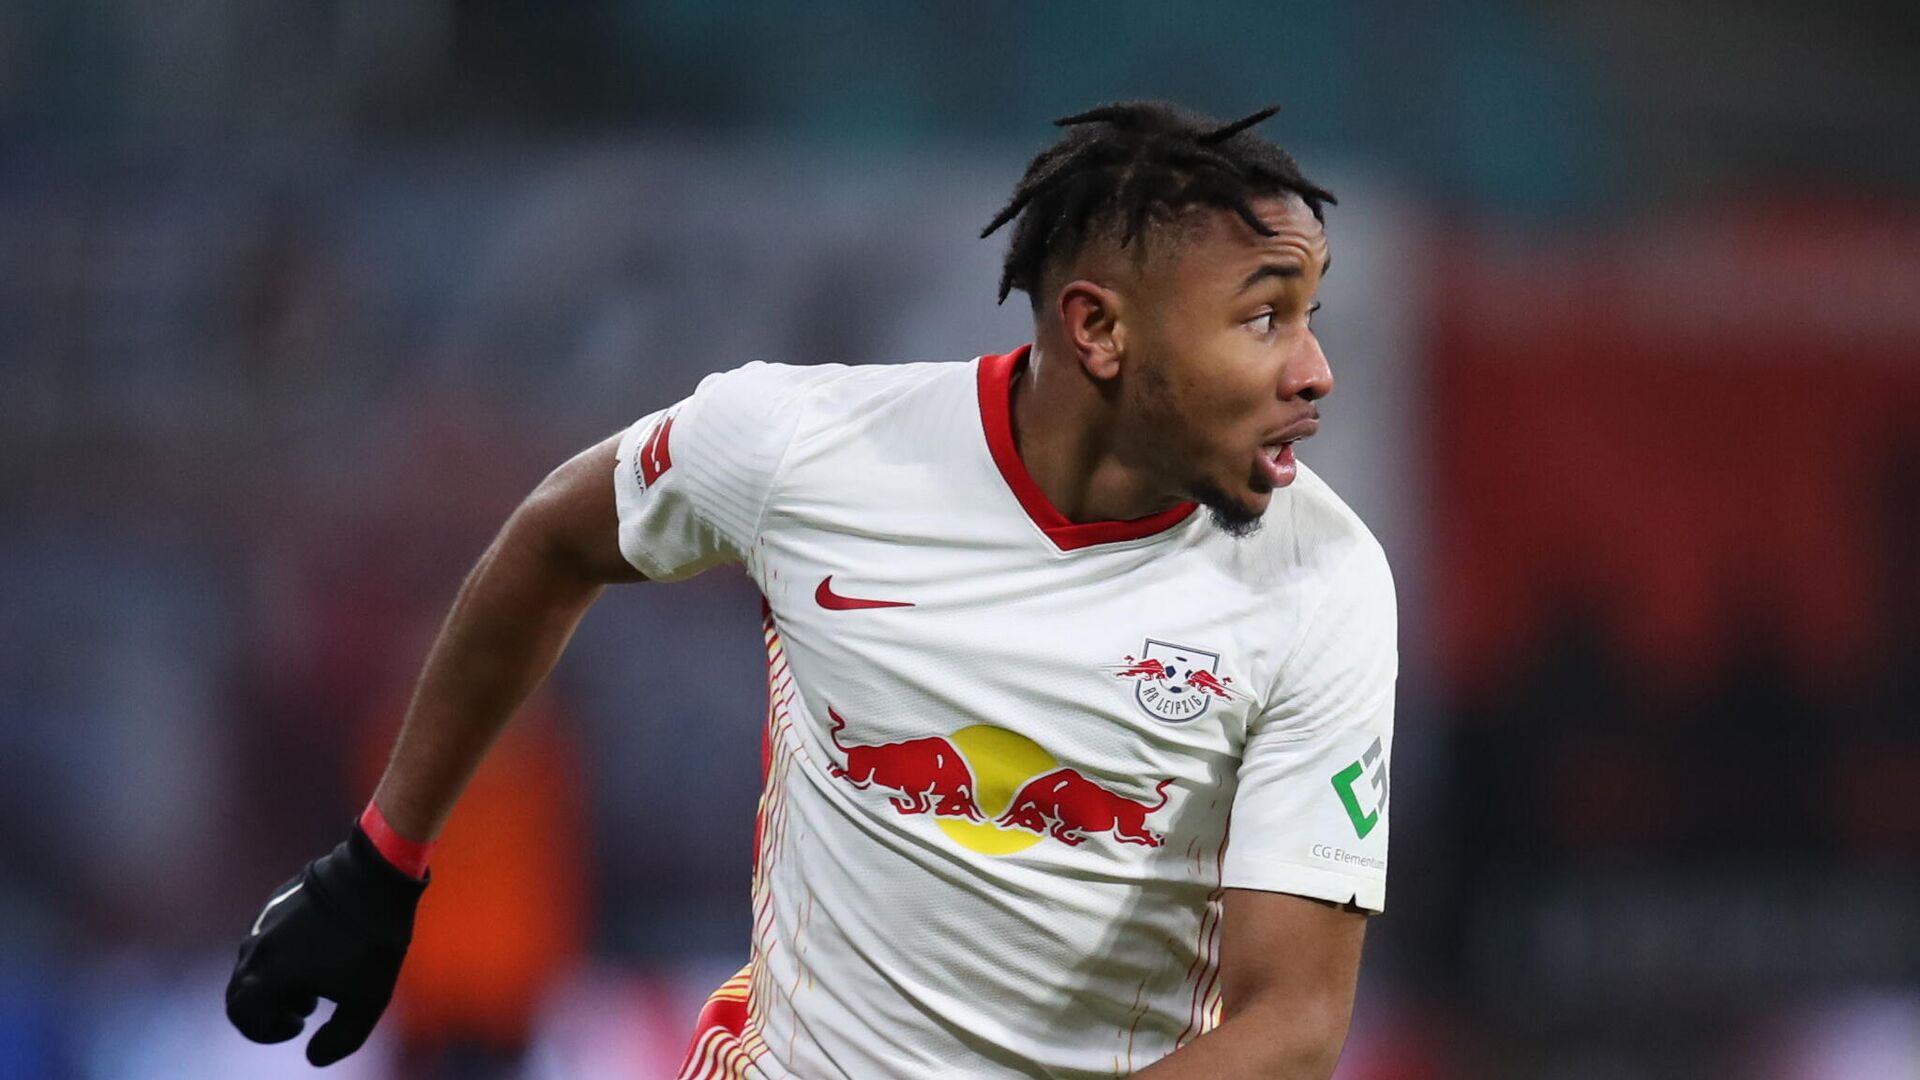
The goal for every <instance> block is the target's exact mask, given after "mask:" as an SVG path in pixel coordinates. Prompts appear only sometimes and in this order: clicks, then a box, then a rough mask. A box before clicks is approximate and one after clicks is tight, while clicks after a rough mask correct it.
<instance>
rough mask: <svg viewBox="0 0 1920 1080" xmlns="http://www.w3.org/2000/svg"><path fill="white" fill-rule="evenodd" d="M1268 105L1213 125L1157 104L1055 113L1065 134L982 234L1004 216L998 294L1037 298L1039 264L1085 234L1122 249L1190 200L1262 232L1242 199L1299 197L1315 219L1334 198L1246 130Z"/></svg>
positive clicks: (1057, 258)
mask: <svg viewBox="0 0 1920 1080" xmlns="http://www.w3.org/2000/svg"><path fill="white" fill-rule="evenodd" d="M1279 111H1280V109H1279V106H1269V107H1267V108H1264V109H1261V110H1260V111H1259V112H1256V113H1254V114H1253V115H1251V116H1247V117H1243V118H1241V119H1239V120H1235V121H1233V122H1232V123H1226V124H1223V123H1220V122H1219V121H1216V120H1213V119H1210V118H1208V117H1204V116H1200V115H1198V114H1196V113H1192V112H1189V111H1187V110H1185V109H1182V108H1180V107H1179V106H1176V105H1171V104H1168V103H1167V102H1163V101H1123V102H1118V103H1115V104H1111V105H1101V106H1098V107H1096V108H1092V109H1088V110H1087V111H1086V112H1082V113H1075V114H1074V115H1072V116H1063V117H1061V118H1060V119H1058V120H1055V121H1054V124H1055V125H1057V126H1059V127H1063V128H1065V129H1067V130H1066V134H1064V135H1062V136H1061V137H1060V141H1058V142H1056V143H1054V144H1053V145H1052V146H1049V147H1047V148H1046V149H1045V150H1042V151H1041V152H1040V153H1039V154H1037V155H1035V156H1034V159H1033V160H1032V161H1030V162H1028V163H1027V171H1026V174H1025V175H1023V176H1022V177H1021V178H1020V183H1019V185H1018V186H1016V187H1015V188H1014V189H1013V195H1012V196H1011V197H1010V198H1008V199H1007V204H1006V205H1005V206H1003V207H1001V208H1000V212H999V213H998V214H995V215H994V217H993V220H992V221H990V222H988V223H987V227H986V228H984V229H982V230H980V235H981V237H983V238H984V237H987V236H990V235H992V233H993V232H994V230H996V229H998V228H1000V226H1002V225H1005V224H1006V223H1007V222H1009V221H1013V220H1014V219H1015V218H1016V217H1017V218H1019V221H1018V222H1017V223H1016V224H1015V225H1014V227H1013V240H1012V242H1011V243H1010V244H1008V245H1007V258H1006V262H1005V263H1004V264H1003V265H1002V267H1001V271H1000V300H1001V302H1002V303H1004V302H1006V299H1007V294H1008V293H1009V292H1011V291H1012V290H1014V289H1019V290H1020V291H1021V292H1024V293H1026V294H1027V296H1028V297H1029V298H1031V299H1032V300H1033V302H1034V304H1035V305H1036V306H1037V305H1038V304H1039V303H1040V296H1039V291H1040V279H1041V276H1042V275H1043V274H1044V273H1045V272H1046V269H1047V267H1048V265H1050V264H1052V263H1055V262H1063V261H1066V260H1069V259H1071V258H1073V256H1075V255H1077V254H1079V252H1080V249H1081V247H1082V246H1083V245H1084V244H1085V243H1086V241H1087V239H1088V237H1090V236H1094V235H1099V234H1103V233H1106V232H1109V231H1112V230H1116V229H1117V230H1118V232H1119V241H1120V246H1121V247H1123V248H1124V247H1126V246H1127V245H1128V244H1129V243H1130V242H1132V241H1133V239H1134V238H1135V237H1139V236H1142V235H1143V230H1144V229H1146V228H1147V227H1148V225H1149V223H1164V222H1167V221H1169V220H1171V219H1173V218H1174V217H1176V216H1177V215H1178V213H1179V211H1181V210H1182V209H1184V208H1186V207H1189V206H1196V205H1199V206H1214V207H1219V208H1220V209H1223V210H1231V211H1233V212H1234V213H1235V214H1237V215H1239V217H1240V220H1241V221H1244V222H1246V224H1247V226H1248V227H1249V228H1251V229H1252V230H1253V231H1255V232H1257V233H1259V234H1260V235H1262V236H1272V235H1274V230H1273V229H1271V228H1269V227H1268V226H1267V225H1266V223H1265V222H1263V221H1261V220H1260V219H1259V217H1258V216H1256V215H1255V214H1254V212H1253V208H1252V207H1251V206H1250V205H1249V203H1250V202H1251V201H1252V200H1254V199H1257V198H1260V197H1263V196H1272V195H1283V194H1292V195H1297V196H1299V197H1300V200H1301V201H1302V202H1304V203H1306V204H1307V209H1308V210H1311V211H1312V212H1313V216H1314V218H1315V219H1316V220H1320V221H1324V220H1326V219H1325V218H1324V217H1323V216H1322V211H1323V209H1324V207H1326V206H1329V205H1332V204H1333V203H1335V202H1337V201H1338V200H1336V199H1335V198H1334V197H1333V193H1332V192H1330V191H1328V190H1327V189H1325V188H1323V187H1321V186H1319V185H1318V184H1315V183H1313V182H1312V181H1310V180H1308V179H1307V178H1306V177H1304V176H1302V175H1301V174H1300V166H1299V165H1298V164H1296V163H1295V162H1294V160H1293V157H1292V155H1290V154H1288V153H1287V152H1286V151H1285V150H1282V149H1280V147H1278V146H1276V145H1274V144H1273V143H1271V142H1268V141H1267V140H1266V139H1263V138H1261V137H1260V136H1258V135H1255V134H1253V132H1252V131H1250V130H1248V129H1250V128H1252V127H1253V126H1254V125H1255V124H1258V123H1260V122H1261V121H1262V120H1265V119H1266V118H1268V117H1270V116H1272V115H1273V114H1274V113H1277V112H1279Z"/></svg>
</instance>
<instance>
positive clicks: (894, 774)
mask: <svg viewBox="0 0 1920 1080" xmlns="http://www.w3.org/2000/svg"><path fill="white" fill-rule="evenodd" d="M827 716H828V717H829V718H831V719H832V721H833V724H832V726H831V727H830V728H829V729H828V732H827V734H828V737H829V738H830V739H831V740H832V741H833V745H834V746H835V747H836V748H838V749H839V750H840V752H841V753H843V754H845V755H846V759H847V762H846V765H844V766H841V765H831V764H830V765H829V766H828V769H827V773H828V775H830V776H832V777H833V778H834V779H836V780H845V781H847V783H848V784H849V785H851V786H852V787H854V788H857V789H859V790H862V791H865V790H868V789H870V788H876V787H877V788H881V789H883V790H885V791H887V792H888V793H889V794H888V801H889V802H891V803H892V805H893V808H894V809H895V810H897V811H899V812H900V813H902V814H909V815H915V814H926V815H930V816H932V817H933V819H934V821H935V822H936V823H937V824H938V825H939V826H940V831H941V832H943V833H945V834H946V835H947V837H948V838H949V839H951V840H953V841H954V842H955V843H957V844H959V845H960V846H961V847H964V848H967V849H968V850H970V851H976V852H979V853H981V854H985V855H1010V854H1012V853H1014V852H1016V851H1023V850H1025V849H1027V848H1029V847H1032V846H1033V845H1034V844H1037V843H1041V842H1043V841H1044V840H1047V839H1053V840H1058V841H1060V842H1061V843H1063V844H1066V845H1067V846H1068V847H1079V846H1080V845H1081V844H1084V843H1085V842H1086V841H1087V838H1088V837H1094V836H1108V837H1112V838H1113V839H1114V840H1116V841H1118V842H1119V843H1122V844H1133V845H1137V846H1139V847H1149V848H1157V847H1160V846H1162V845H1163V844H1164V843H1165V842H1166V838H1165V837H1164V836H1163V835H1162V834H1161V833H1159V832H1157V831H1155V830H1153V829H1150V828H1148V827H1147V818H1148V817H1149V816H1150V815H1152V814H1154V813H1155V812H1157V811H1159V810H1160V809H1161V808H1163V807H1165V806H1166V805H1167V788H1168V787H1169V786H1170V785H1171V784H1172V783H1173V780H1172V779H1171V778H1169V779H1166V780H1162V781H1160V783H1159V784H1158V785H1156V786H1155V787H1154V792H1155V793H1156V794H1157V795H1158V796H1159V799H1158V801H1156V802H1143V801H1139V800H1136V799H1133V798H1130V797H1129V796H1127V795H1125V794H1122V793H1121V792H1118V791H1115V790H1113V789H1112V788H1109V787H1107V786H1106V785H1104V784H1102V783H1100V782H1099V781H1097V780H1093V779H1091V778H1089V777H1088V776H1087V775H1086V774H1085V773H1083V772H1081V771H1080V770H1078V769H1074V768H1069V767H1067V766H1064V765H1062V764H1060V762H1059V761H1057V760H1055V758H1054V757H1053V755H1052V754H1049V753H1047V752H1046V750H1045V749H1043V748H1042V747H1041V746H1040V745H1039V744H1038V743H1036V742H1034V741H1033V740H1032V739H1029V738H1027V737H1026V736H1024V735H1021V734H1020V733H1018V732H1015V731H1009V730H1007V729H1006V728H1002V727H996V726H994V725H992V724H972V725H969V726H967V727H964V728H961V729H960V730H958V731H956V732H954V733H952V734H951V735H949V736H939V735H929V736H924V737H922V738H917V739H905V740H902V741H900V742H891V743H878V744H872V745H857V744H855V745H850V744H847V743H844V742H842V741H841V737H840V733H841V732H842V731H844V730H846V727H847V721H846V719H845V718H844V717H842V716H841V715H840V713H839V712H838V710H835V709H833V708H831V707H829V708H828V709H827Z"/></svg>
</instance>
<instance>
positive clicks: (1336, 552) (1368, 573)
mask: <svg viewBox="0 0 1920 1080" xmlns="http://www.w3.org/2000/svg"><path fill="white" fill-rule="evenodd" d="M1292 492H1293V496H1292V500H1291V507H1290V511H1291V516H1292V519H1293V521H1292V524H1293V528H1292V530H1291V531H1292V533H1293V535H1294V537H1295V538H1296V543H1297V544H1298V545H1299V546H1300V553H1299V559H1300V562H1301V563H1302V565H1303V566H1306V567H1308V568H1310V569H1312V570H1314V571H1316V572H1318V573H1319V574H1321V575H1323V576H1324V577H1325V578H1326V579H1327V582H1328V584H1329V585H1330V586H1335V587H1337V588H1339V589H1340V590H1342V591H1348V590H1361V591H1366V592H1384V593H1385V594H1386V595H1387V596H1388V597H1389V598H1391V597H1392V595H1393V571H1392V568H1391V567H1389V566H1388V565H1387V553H1386V549H1384V548H1382V547H1381V546H1380V541H1379V540H1378V539H1377V538H1376V537H1375V536H1374V535H1373V530H1371V529H1369V528H1367V524H1366V522H1364V521H1362V520H1360V515H1359V514H1357V513H1355V512H1354V510H1353V508H1352V507H1351V506H1348V505H1347V502H1346V500H1345V499H1342V498H1341V497H1340V496H1339V495H1338V494H1336V493H1335V492H1334V490H1333V487H1332V486H1331V485H1330V484H1328V483H1327V482H1326V480H1324V479H1322V478H1321V476H1320V474H1318V473H1316V472H1314V471H1313V470H1311V469H1309V468H1307V467H1306V466H1305V465H1302V466H1300V475H1299V478H1298V479H1297V480H1296V481H1295V483H1294V484H1293V485H1292Z"/></svg>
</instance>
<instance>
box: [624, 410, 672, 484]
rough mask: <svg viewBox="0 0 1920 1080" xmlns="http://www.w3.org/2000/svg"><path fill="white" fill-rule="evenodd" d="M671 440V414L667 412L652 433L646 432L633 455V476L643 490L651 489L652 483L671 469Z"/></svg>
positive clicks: (654, 426)
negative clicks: (643, 439) (644, 437)
mask: <svg viewBox="0 0 1920 1080" xmlns="http://www.w3.org/2000/svg"><path fill="white" fill-rule="evenodd" d="M672 438H673V414H672V413H670V412H669V413H666V414H664V415H662V416H661V417H660V419H659V421H658V422H656V423H655V424H654V425H653V430H652V431H649V432H647V437H646V440H645V441H644V442H642V443H641V444H640V449H639V450H638V451H636V452H635V453H634V455H633V476H634V479H635V480H637V481H639V483H640V487H641V488H642V489H643V490H644V489H646V488H650V487H652V486H653V483H654V481H656V480H658V479H660V477H662V476H664V475H665V474H666V471H667V470H668V469H671V468H673V454H672V452H671V450H670V448H669V443H670V440H671V439H672Z"/></svg>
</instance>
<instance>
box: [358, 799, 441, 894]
mask: <svg viewBox="0 0 1920 1080" xmlns="http://www.w3.org/2000/svg"><path fill="white" fill-rule="evenodd" d="M360 831H362V832H364V833H366V834H367V839H369V840H371V841H373V846H374V849H375V850H376V851H378V852H380V854H381V855H382V856H383V857H384V858H385V859H386V860H387V861H388V862H390V863H392V864H393V865H394V868H395V869H397V870H399V871H400V872H401V873H403V874H405V875H407V876H408V877H412V878H424V877H426V876H427V856H429V855H432V854H433V844H432V842H428V843H424V844H423V843H421V842H420V841H418V840H409V839H407V838H406V837H404V836H401V835H400V834H399V833H397V832H394V831H393V826H392V825H389V824H387V815H385V814H383V813H381V812H380V807H378V806H376V805H374V804H373V803H372V802H368V803H367V809H366V811H365V812H364V813H362V814H361V815H360Z"/></svg>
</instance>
